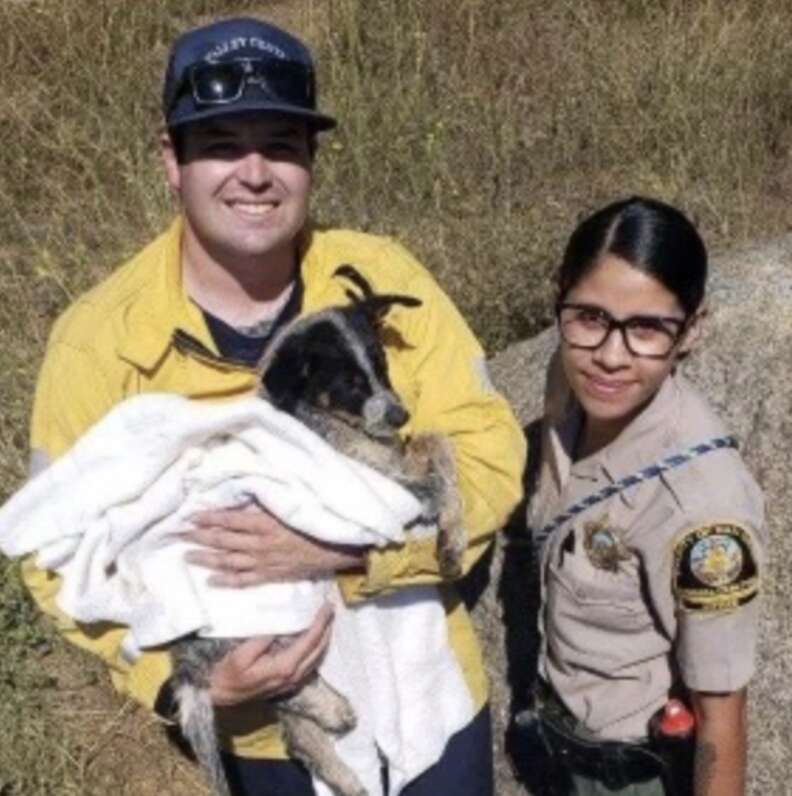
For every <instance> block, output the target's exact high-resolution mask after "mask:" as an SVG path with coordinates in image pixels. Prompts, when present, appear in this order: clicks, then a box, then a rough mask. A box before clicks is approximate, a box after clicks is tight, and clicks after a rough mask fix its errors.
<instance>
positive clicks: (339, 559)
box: [184, 506, 366, 588]
mask: <svg viewBox="0 0 792 796" xmlns="http://www.w3.org/2000/svg"><path fill="white" fill-rule="evenodd" d="M192 519H193V522H194V523H195V526H196V527H195V529H194V530H191V531H187V532H186V533H185V534H184V538H185V539H187V540H189V541H192V542H195V543H196V544H199V545H202V546H203V547H205V548H206V549H205V550H192V551H190V552H189V553H188V554H187V560H188V561H189V562H190V563H192V564H198V565H199V566H202V567H206V568H207V569H211V570H213V571H214V573H215V574H214V575H212V577H211V578H210V579H209V583H211V584H212V585H215V586H231V587H237V588H239V587H243V586H253V585H258V584H260V583H271V582H273V581H286V580H303V579H305V578H311V577H316V576H320V575H326V574H328V573H332V572H336V571H337V570H343V569H353V568H356V567H361V566H362V565H363V561H364V557H365V553H366V548H364V547H348V546H343V545H330V544H325V543H323V542H318V541H315V540H313V539H310V538H309V537H307V536H305V535H304V534H301V533H299V532H298V531H295V530H294V529H293V528H289V527H288V526H287V525H284V524H283V523H281V522H280V521H279V520H278V519H277V518H275V517H273V516H272V515H271V514H269V513H267V512H266V511H264V509H262V508H260V507H259V506H248V507H245V508H242V509H225V510H222V511H204V512H201V513H200V514H196V515H195V516H194V517H193V518H192Z"/></svg>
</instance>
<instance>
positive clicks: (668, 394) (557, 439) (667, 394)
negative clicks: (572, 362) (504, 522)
mask: <svg viewBox="0 0 792 796" xmlns="http://www.w3.org/2000/svg"><path fill="white" fill-rule="evenodd" d="M680 378H681V377H680V376H677V375H671V376H669V377H668V378H667V379H666V380H665V381H664V382H663V384H662V385H661V387H660V389H659V390H658V391H657V393H656V394H655V396H654V398H653V399H652V400H651V402H650V403H649V404H648V406H646V407H645V408H644V410H643V411H642V412H641V413H640V414H639V415H638V416H637V417H636V418H635V419H634V420H633V421H632V422H631V423H630V424H629V425H628V426H627V427H626V428H625V429H624V430H623V431H622V432H621V434H619V436H618V437H617V438H616V439H615V440H614V441H613V442H612V443H611V444H610V445H608V446H606V447H605V448H603V449H602V450H600V451H598V452H597V453H595V454H593V455H591V456H588V457H586V458H585V459H581V460H580V461H577V462H576V461H574V449H575V445H576V443H577V438H578V434H579V432H580V428H581V425H582V420H583V413H582V409H581V407H580V404H579V403H578V401H577V400H576V399H575V397H574V395H573V394H572V391H571V389H570V388H569V385H568V383H567V381H566V378H565V377H564V375H563V370H562V368H561V366H560V361H559V359H558V355H557V354H556V356H555V357H554V360H553V363H552V364H551V372H550V375H549V376H548V394H549V399H550V402H549V403H548V407H549V409H548V419H549V421H550V422H549V424H548V426H549V427H548V436H549V439H548V455H549V458H550V463H551V466H552V468H553V473H554V477H555V478H556V480H557V483H558V484H559V486H562V485H563V484H564V483H565V482H566V480H567V479H568V478H569V477H573V478H579V479H585V480H590V481H591V482H592V483H597V482H601V481H604V482H605V483H614V482H616V481H619V480H620V479H622V478H624V477H626V476H628V475H632V474H633V473H635V472H637V471H639V470H640V469H642V468H643V467H646V466H647V465H650V464H654V463H655V462H656V461H658V460H659V459H661V458H662V457H663V456H664V455H666V454H667V453H668V452H669V449H670V447H671V445H672V441H673V431H674V427H675V418H676V415H677V410H678V407H679V401H680V384H679V379H680ZM626 499H627V501H628V502H629V495H626Z"/></svg>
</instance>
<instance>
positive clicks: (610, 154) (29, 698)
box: [0, 0, 792, 796]
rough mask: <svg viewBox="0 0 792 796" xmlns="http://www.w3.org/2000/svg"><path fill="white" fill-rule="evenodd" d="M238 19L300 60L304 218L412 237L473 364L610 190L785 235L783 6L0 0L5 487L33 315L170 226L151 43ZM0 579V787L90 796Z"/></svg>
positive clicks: (628, 0)
mask: <svg viewBox="0 0 792 796" xmlns="http://www.w3.org/2000/svg"><path fill="white" fill-rule="evenodd" d="M239 11H251V12H254V13H260V14H263V15H265V16H270V17H273V18H275V19H278V20H281V21H285V22H286V23H288V25H289V26H290V27H291V28H292V29H294V30H295V31H297V32H299V33H301V34H302V35H303V36H304V37H306V38H307V39H308V40H309V41H310V42H311V43H312V45H313V46H314V47H315V49H316V52H317V54H318V57H319V61H320V77H321V83H322V89H323V97H324V103H323V104H324V105H325V107H326V108H328V109H329V110H331V111H333V112H335V113H336V114H337V116H338V117H339V119H340V120H341V126H340V128H339V130H338V131H337V132H336V133H334V134H333V135H332V136H331V137H328V138H327V139H326V140H325V142H324V144H323V146H322V148H321V152H320V163H319V174H320V184H319V189H318V195H317V198H316V202H315V213H316V216H317V218H318V220H319V221H323V222H328V223H333V224H344V225H349V226H354V227H362V228H365V229H370V230H374V231H380V232H387V233H390V234H393V235H396V236H398V237H399V238H400V239H402V240H403V241H405V242H406V243H407V244H408V245H409V246H410V247H411V248H412V249H413V250H414V251H415V252H416V253H418V254H419V256H420V257H421V259H423V260H424V261H425V262H426V263H427V264H428V265H429V266H430V267H431V268H432V269H433V270H434V271H435V273H436V274H437V275H438V277H439V278H440V280H441V281H442V283H443V284H444V285H445V286H446V287H447V289H448V290H449V292H450V293H451V294H452V295H453V296H454V298H455V299H456V300H457V301H458V303H459V304H460V306H461V307H462V308H463V310H464V312H465V313H466V314H467V315H468V317H469V318H470V320H471V322H472V323H473V325H474V326H475V328H476V330H477V331H478V332H479V333H480V334H481V336H482V337H483V339H484V340H485V341H486V343H487V345H488V347H489V349H490V350H491V351H492V350H496V349H497V348H500V347H502V346H503V345H505V344H506V343H507V342H509V341H511V340H514V339H516V338H518V337H522V336H525V335H527V334H529V333H531V332H533V331H535V330H536V329H537V328H539V327H540V326H541V325H542V324H543V323H545V322H546V321H547V319H548V317H549V315H548V307H549V296H550V292H551V286H550V278H549V277H550V274H551V272H552V269H553V266H554V263H555V262H556V260H557V258H558V256H559V249H560V247H561V245H562V242H563V239H564V238H565V236H566V235H567V234H568V232H569V230H570V228H571V226H572V225H573V224H574V222H575V220H576V218H578V217H579V216H580V215H581V214H582V213H584V212H586V211H588V210H590V209H591V208H593V207H594V206H596V205H598V204H600V203H602V202H603V201H605V200H608V199H610V198H612V197H615V196H619V195H624V194H627V193H632V192H642V193H650V194H653V195H657V196H660V197H662V198H665V199H666V200H670V201H672V202H676V203H679V204H680V205H682V206H683V207H685V208H686V209H687V210H688V211H690V212H691V213H692V214H693V215H694V216H695V218H696V219H698V221H699V222H700V224H701V227H702V230H703V232H704V234H705V236H706V237H707V239H708V240H709V241H710V242H711V243H712V244H713V246H715V247H724V246H727V245H731V244H734V243H741V242H745V241H748V240H755V239H759V238H763V237H768V236H773V235H775V234H778V233H779V232H781V231H784V230H786V229H788V228H790V226H791V225H792V224H791V222H792V211H791V210H790V206H792V205H791V203H790V202H789V195H790V193H792V191H790V188H791V187H792V167H791V166H790V163H791V162H792V161H790V158H789V157H788V150H789V147H790V142H791V141H792V117H791V114H792V111H790V108H791V107H792V105H790V103H789V98H788V96H787V95H788V87H789V86H790V85H792V80H791V79H790V78H792V9H788V8H787V7H786V6H785V5H784V4H778V3H776V2H771V0H556V2H553V3H547V2H541V1H540V0H491V2H486V1H485V0H432V2H431V3H430V2H426V1H425V0H424V1H423V2H421V0H365V2H364V0H294V2H288V3H287V2H280V3H263V2H259V3H250V2H248V3H244V4H243V3H239V2H236V3H233V2H227V1H225V0H215V1H214V2H209V0H182V2H180V3H178V4H176V3H168V2H165V0H90V1H89V0H2V2H0V29H2V30H3V31H4V34H3V37H2V40H0V67H1V68H0V92H2V96H3V103H2V106H0V291H2V292H1V293H0V295H2V297H3V298H2V301H0V372H2V373H3V380H2V387H1V388H0V391H1V394H2V413H0V479H1V480H0V483H2V486H0V497H3V496H4V495H7V494H8V493H9V492H10V491H11V490H12V489H13V488H14V486H15V485H16V484H17V483H18V482H19V479H20V478H21V477H22V474H23V471H24V463H25V460H26V456H27V454H26V432H25V424H26V417H27V414H28V411H29V401H30V394H31V388H32V385H33V382H34V378H35V371H36V368H37V365H38V361H39V359H40V356H41V352H42V349H43V345H44V342H45V339H46V334H47V330H48V328H49V326H50V323H51V321H52V320H53V318H54V317H55V316H56V314H57V313H58V312H59V311H60V310H61V309H62V308H63V307H64V306H65V305H66V304H67V303H68V302H69V301H70V300H71V299H72V298H73V297H74V296H75V295H77V294H78V293H79V292H80V291H81V290H83V289H84V288H85V287H87V286H88V285H89V284H92V283H93V282H95V281H96V280H97V279H98V278H100V277H101V275H102V274H104V273H106V272H107V271H108V270H109V269H111V268H112V267H113V266H114V265H115V264H117V263H118V262H120V261H121V260H122V259H123V258H124V257H126V256H128V255H129V254H131V253H132V252H134V251H135V250H136V249H137V248H138V247H139V246H140V245H142V244H143V243H144V242H145V241H146V240H148V239H149V238H150V237H152V236H153V234H154V233H155V232H156V231H158V230H159V229H161V228H162V227H163V225H164V223H165V221H166V219H167V217H168V216H169V215H170V213H171V212H172V209H171V206H170V201H169V198H168V196H167V193H166V191H165V188H164V184H163V181H162V178H161V175H160V172H159V169H158V153H157V129H158V125H159V90H160V75H161V71H162V67H163V62H164V57H165V50H166V47H167V44H168V42H169V41H170V40H171V39H172V37H173V36H174V34H175V33H176V32H178V31H180V30H181V29H183V28H184V27H185V26H186V25H187V24H189V23H190V22H192V21H193V20H196V19H199V18H201V17H206V16H208V15H210V14H212V15H214V14H219V13H236V12H239ZM0 570H2V571H0V576H2V582H3V584H4V585H3V586H2V587H0V601H1V602H0V644H1V645H2V648H3V656H2V661H1V662H0V705H2V713H3V715H2V718H0V755H2V756H0V793H2V794H3V796H6V795H8V796H11V795H13V796H20V794H25V796H39V795H43V794H47V793H82V794H85V796H92V794H94V793H96V794H98V793H106V792H108V789H107V783H106V782H104V783H102V784H101V785H100V784H95V783H94V784H90V778H89V779H87V780H86V779H84V778H83V779H82V780H81V779H80V777H84V773H81V769H80V764H79V760H80V759H81V758H80V752H79V749H80V748H81V746H80V744H81V739H80V738H79V734H80V733H79V732H78V731H75V725H74V723H73V722H72V723H70V724H68V725H67V724H64V722H63V721H62V718H61V717H60V716H59V714H57V711H56V710H55V708H54V707H53V701H52V700H51V699H49V700H48V699H46V698H45V697H46V694H47V693H48V687H49V691H56V690H57V688H56V684H54V683H52V682H50V681H49V680H48V679H47V678H48V677H49V675H45V674H42V670H46V666H43V667H42V665H41V664H42V660H43V661H44V662H46V660H48V657H45V658H43V659H42V658H41V655H42V653H43V651H46V650H47V649H48V648H49V647H50V646H51V645H53V644H54V645H56V648H57V641H55V640H53V639H52V638H51V637H50V635H49V633H48V631H46V630H45V629H41V628H39V627H38V626H37V625H35V624H34V623H33V614H32V612H31V609H30V607H29V605H28V604H27V602H26V601H25V599H24V597H23V596H22V594H21V592H20V590H19V587H18V582H17V580H16V576H15V574H14V572H15V571H14V569H13V567H10V566H9V565H7V564H4V563H2V562H0ZM65 726H68V728H69V729H68V731H67V732H64V735H63V737H61V736H60V735H59V733H58V730H57V728H59V727H65ZM46 732H49V735H48V736H47V739H45V733H46ZM53 736H55V737H57V742H53V740H52V738H53ZM83 740H84V739H83ZM86 783H87V784H86ZM125 787H126V786H125ZM141 787H142V786H141ZM119 792H120V791H119ZM124 792H126V791H124ZM140 792H141V793H142V792H143V791H142V790H141V791H140Z"/></svg>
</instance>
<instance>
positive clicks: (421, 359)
mask: <svg viewBox="0 0 792 796" xmlns="http://www.w3.org/2000/svg"><path fill="white" fill-rule="evenodd" d="M181 232H182V227H181V220H180V219H177V220H176V221H175V222H174V223H173V225H172V226H171V227H170V229H169V230H168V231H167V232H165V233H164V234H162V235H161V236H159V237H158V238H157V239H156V240H154V241H153V242H152V243H150V244H149V245H148V246H147V247H146V248H145V249H144V250H143V251H141V252H140V253H138V254H137V255H136V256H135V257H134V258H133V259H132V260H131V261H129V262H128V263H127V264H125V265H124V266H122V267H121V268H119V269H118V270H117V271H115V272H114V273H113V274H112V275H111V276H110V277H109V278H108V279H107V280H105V281H104V282H103V283H101V284H100V285H98V286H97V287H95V288H94V289H93V290H91V291H90V292H89V293H87V294H86V295H84V296H82V297H81V298H80V299H79V300H78V301H76V302H75V303H74V304H73V305H72V306H71V307H70V308H69V309H68V310H67V311H66V312H65V313H64V315H63V316H61V318H60V319H59V320H58V322H57V323H56V325H55V327H54V329H53V331H52V334H51V336H50V340H49V344H48V347H47V352H46V355H45V358H44V363H43V365H42V369H41V373H40V376H39V380H38V385H37V389H36V399H35V403H34V408H33V416H32V420H31V447H32V449H33V451H34V452H37V456H38V458H39V459H43V460H49V461H51V460H52V459H55V458H57V457H58V456H60V455H61V454H62V453H64V452H65V451H66V450H68V449H69V448H70V447H71V445H73V444H74V442H75V441H76V440H77V439H78V438H79V437H80V436H81V435H82V434H84V433H85V432H86V431H87V429H88V428H90V427H91V426H92V425H93V424H94V423H95V422H96V421H97V420H99V419H100V418H101V417H102V416H103V415H105V414H106V413H107V412H108V411H109V410H110V409H111V408H112V407H113V406H115V405H116V404H117V403H119V402H120V401H123V400H124V399H126V398H129V397H131V396H133V395H139V394H141V393H149V392H170V393H178V394H180V395H185V396H188V397H189V398H191V399H194V400H199V401H217V400H223V399H232V398H235V397H239V396H242V395H248V394H250V393H251V392H253V391H254V390H255V388H256V383H257V375H256V373H255V371H254V369H253V368H248V367H245V366H242V365H239V364H238V363H233V362H229V361H227V360H224V359H222V358H221V357H220V356H219V353H218V351H217V347H216V345H215V343H214V341H213V339H212V336H211V334H210V332H209V330H208V329H207V326H206V323H205V320H204V318H203V315H202V313H201V311H200V310H199V309H198V307H197V306H196V305H195V304H194V303H192V302H191V301H190V300H189V298H188V296H187V294H186V292H185V289H184V285H183V283H182V278H181ZM300 254H301V258H300V278H301V280H302V286H303V297H302V307H301V312H302V313H309V312H313V311H316V310H320V309H323V308H325V307H328V306H333V305H339V304H347V303H349V298H348V296H347V295H346V293H345V291H346V288H347V287H348V285H347V284H346V283H345V282H344V280H342V279H337V278H334V277H333V274H334V272H335V270H336V268H338V266H339V265H341V264H342V263H352V264H354V266H355V267H356V268H357V269H358V270H359V271H360V273H361V274H362V275H363V276H364V277H365V278H366V279H367V280H368V281H369V283H370V284H371V285H372V286H373V287H374V289H375V290H376V291H377V292H379V293H402V294H407V295H411V296H414V297H416V298H419V299H420V300H421V302H422V304H421V306H420V307H417V308H414V309H409V308H403V307H395V308H394V309H393V311H392V312H390V313H388V318H387V327H386V331H388V332H389V333H390V335H391V339H390V340H389V341H386V347H387V360H388V370H389V373H390V377H391V382H392V383H393V386H394V389H395V390H396V392H397V393H398V394H399V395H400V396H401V398H402V400H403V401H404V404H405V407H406V408H407V410H408V411H409V413H410V420H409V422H408V424H407V425H406V426H405V427H404V429H403V431H404V433H405V434H408V435H414V434H419V433H422V432H426V431H434V432H437V433H442V434H446V435H447V436H448V437H449V439H450V440H451V442H452V444H453V446H454V450H455V454H456V458H457V466H458V477H459V487H460V491H461V493H462V499H463V504H464V521H465V531H466V534H467V542H468V544H467V550H466V552H465V557H464V568H465V569H466V570H467V569H469V568H470V567H471V566H472V565H473V564H474V563H475V561H476V560H477V559H478V558H479V557H480V556H481V555H482V554H483V552H484V551H485V550H486V549H487V547H488V545H489V543H490V542H491V541H492V537H493V534H494V533H495V531H496V529H498V528H499V527H501V526H502V525H503V523H504V521H505V520H506V518H507V517H508V515H509V513H510V511H511V510H512V508H513V507H514V505H515V504H516V503H517V501H518V500H519V497H520V492H521V483H520V474H521V472H522V469H523V464H524V461H525V441H524V437H523V435H522V433H521V430H520V427H519V425H518V423H517V421H516V419H515V417H514V415H513V414H512V411H511V409H510V408H509V406H508V404H507V403H506V401H505V400H504V398H503V397H502V396H500V395H499V394H498V393H497V392H496V391H495V390H494V389H493V387H492V385H491V383H490V382H489V380H488V378H487V373H486V367H485V364H484V354H483V351H482V350H481V346H480V345H479V344H478V342H477V341H476V339H475V337H474V336H473V334H472V333H471V331H470V329H469V328H468V327H467V325H466V324H465V322H464V320H463V319H462V317H461V316H460V315H459V313H458V311H457V310H456V308H455V307H454V306H453V304H452V303H451V301H450V300H449V299H448V297H447V296H446V295H445V294H444V293H443V292H442V291H441V290H440V288H439V287H438V286H437V284H436V283H435V281H434V280H433V279H432V277H431V275H430V274H429V273H428V272H427V271H426V270H425V269H424V268H423V267H422V266H421V265H420V264H419V263H418V262H416V261H415V259H414V258H413V257H412V256H411V255H410V254H409V253H408V252H407V251H406V250H405V249H403V248H402V247H401V246H399V245H398V244H396V243H395V242H394V241H391V240H389V239H387V238H381V237H376V236H373V235H365V234H362V233H357V232H352V231H349V230H314V231H313V232H312V233H311V234H310V235H307V236H306V237H305V240H304V241H303V247H302V250H301V252H300ZM24 577H25V580H26V582H27V584H28V587H29V588H30V590H31V592H32V593H33V596H34V597H35V598H36V600H37V602H38V603H39V605H40V606H41V607H42V609H43V610H44V611H46V612H47V613H48V614H50V615H52V616H53V617H55V619H56V621H57V622H58V625H59V628H60V630H61V631H62V633H63V634H64V636H65V637H66V638H67V639H69V640H70V641H72V642H73V643H75V644H77V645H79V646H81V647H83V648H85V649H87V650H89V651H91V652H93V653H95V654H97V655H99V656H101V657H102V658H103V659H104V660H105V661H106V662H107V664H108V665H109V667H110V673H111V677H112V679H113V683H114V684H115V686H116V687H117V688H118V689H119V691H121V692H122V693H125V694H129V695H131V696H132V697H134V698H135V699H136V700H138V701H139V702H141V703H142V704H144V705H146V706H148V707H151V706H153V705H154V704H155V701H156V698H157V695H158V693H159V691H160V687H161V686H162V683H163V682H164V681H165V680H166V678H167V677H168V676H169V675H170V673H171V661H170V655H169V654H168V652H167V651H166V650H164V649H153V650H146V651H145V652H144V654H143V655H141V657H140V658H138V659H136V660H134V661H130V660H127V659H126V658H125V657H124V654H123V649H122V646H121V642H122V640H123V638H124V635H125V634H126V629H125V628H120V627H115V626H107V625H81V624H76V623H75V622H74V621H72V620H71V619H70V618H69V617H67V616H64V615H63V614H62V613H61V612H60V611H59V610H58V608H57V606H56V604H55V596H56V594H57V591H58V588H59V579H58V578H57V577H56V576H55V575H54V574H53V573H50V572H45V571H42V570H39V569H36V567H35V566H34V564H33V561H32V560H28V561H27V562H26V566H25V568H24ZM338 581H339V587H340V589H341V592H342V593H343V595H344V597H345V598H346V600H347V601H349V602H350V603H352V602H356V601H359V600H364V599H367V598H368V597H372V596H376V595H381V594H385V593H388V592H390V591H393V590H395V589H400V588H403V587H407V588H409V587H410V586H412V585H426V584H437V585H438V588H439V589H440V593H441V597H442V599H443V603H444V607H445V609H446V616H447V622H448V637H449V644H450V646H451V649H452V650H453V652H454V653H455V655H456V657H457V660H458V661H459V664H460V667H461V669H462V673H463V675H464V677H465V681H466V683H467V685H468V687H469V689H470V693H471V696H472V699H473V702H474V705H475V706H476V707H480V706H481V705H483V704H484V702H485V700H486V696H487V683H486V676H485V672H484V666H483V662H482V660H481V655H480V651H479V647H478V644H477V642H476V639H475V637H474V633H473V627H472V623H471V621H470V617H469V616H468V614H467V611H466V610H465V607H464V604H463V603H462V601H461V598H460V597H459V595H458V594H457V592H456V591H455V589H454V588H453V586H452V585H451V584H445V583H442V582H441V581H442V578H441V576H440V572H439V567H438V562H437V556H436V544H435V541H434V539H431V538H423V537H420V538H418V537H416V538H409V537H408V540H407V541H406V543H405V544H403V545H393V546H389V547H386V548H384V549H382V550H372V551H370V552H369V554H368V556H367V560H366V564H365V570H364V571H362V572H345V573H340V574H339V576H338ZM218 724H219V732H220V736H221V743H222V745H223V746H224V747H225V748H226V749H229V750H231V751H233V752H235V753H236V754H238V755H240V756H243V757H259V758H260V757H283V756H285V754H286V752H285V748H284V746H283V743H282V738H281V735H280V731H279V728H278V726H277V725H276V723H275V716H274V711H273V710H272V708H271V706H270V705H269V704H262V703H260V702H257V701H255V700H251V701H249V702H246V703H243V704H241V705H237V706H234V707H228V708H222V709H220V710H218Z"/></svg>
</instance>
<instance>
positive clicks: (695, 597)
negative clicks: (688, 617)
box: [673, 523, 759, 612]
mask: <svg viewBox="0 0 792 796" xmlns="http://www.w3.org/2000/svg"><path fill="white" fill-rule="evenodd" d="M673 584H674V595H675V597H676V599H677V603H678V604H679V606H680V607H681V608H682V610H684V611H691V612H702V611H730V610H734V609H735V608H739V607H740V606H741V605H745V604H746V603H748V602H750V601H751V600H752V599H753V598H754V597H755V596H756V595H757V593H758V592H759V572H758V569H757V566H756V559H755V557H754V554H753V550H752V547H751V540H750V538H749V534H748V532H747V531H746V530H745V528H742V527H741V526H739V525H735V524H729V523H718V524H713V525H704V526H701V527H699V528H695V529H694V530H692V531H688V532H687V533H686V534H685V535H684V536H682V538H681V539H680V540H679V541H678V542H677V543H676V545H675V546H674V574H673Z"/></svg>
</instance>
